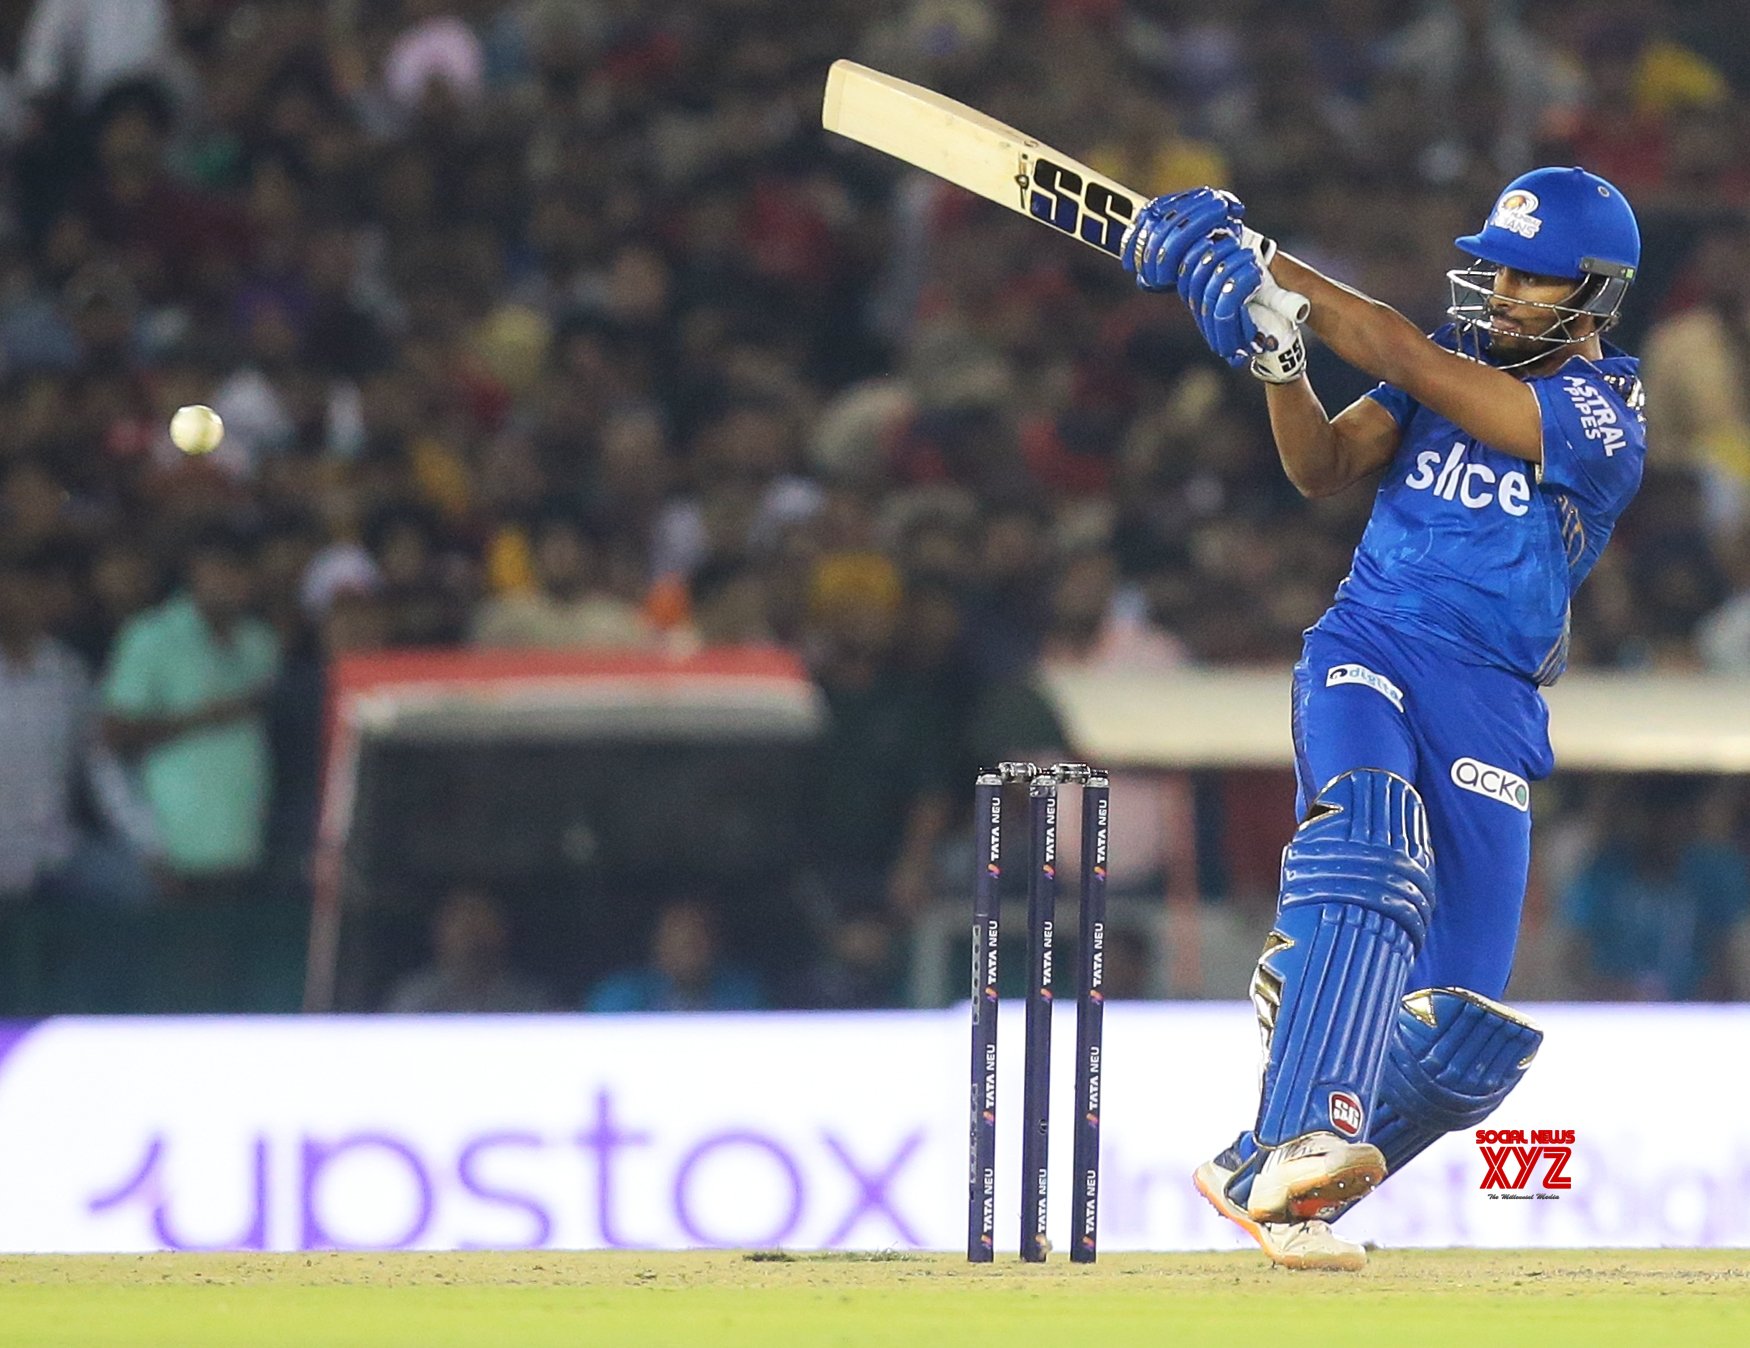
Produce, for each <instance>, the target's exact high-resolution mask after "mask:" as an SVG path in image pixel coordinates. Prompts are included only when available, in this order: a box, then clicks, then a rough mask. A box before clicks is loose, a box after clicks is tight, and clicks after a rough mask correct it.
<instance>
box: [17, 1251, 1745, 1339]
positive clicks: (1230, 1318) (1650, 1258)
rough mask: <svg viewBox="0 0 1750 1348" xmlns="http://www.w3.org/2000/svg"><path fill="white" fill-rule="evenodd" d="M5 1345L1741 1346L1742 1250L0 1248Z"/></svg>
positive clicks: (1743, 1336) (1742, 1305) (1742, 1309)
mask: <svg viewBox="0 0 1750 1348" xmlns="http://www.w3.org/2000/svg"><path fill="white" fill-rule="evenodd" d="M0 1341H3V1342H5V1343H6V1344H16V1345H19V1346H20V1348H88V1346H89V1345H97V1344H103V1345H123V1344H125V1345H129V1348H159V1346H160V1345H162V1346H163V1348H172V1346H174V1348H215V1346H216V1345H226V1346H227V1348H229V1346H230V1345H239V1346H241V1345H248V1346H249V1348H280V1346H281V1345H284V1346H285V1348H292V1345H296V1348H315V1346H317V1345H322V1346H324V1348H387V1346H388V1345H396V1346H397V1348H399V1346H400V1345H406V1346H407V1348H415V1346H417V1348H464V1346H466V1348H473V1346H474V1345H488V1344H490V1345H501V1344H502V1345H506V1346H507V1348H548V1345H555V1346H556V1345H561V1344H563V1345H567V1348H571V1346H573V1345H598V1344H599V1345H615V1348H621V1346H624V1348H637V1346H639V1345H657V1344H661V1345H677V1348H741V1346H742V1345H749V1346H750V1348H751V1346H752V1345H758V1346H759V1348H809V1346H811V1345H816V1344H821V1345H844V1346H845V1348H861V1346H862V1345H898V1346H900V1348H933V1346H934V1345H937V1344H941V1345H968V1346H969V1348H1009V1346H1010V1345H1014V1346H1015V1348H1023V1346H1031V1345H1042V1344H1053V1343H1066V1342H1075V1343H1083V1344H1087V1345H1089V1346H1090V1348H1118V1345H1125V1344H1166V1345H1174V1346H1175V1348H1177V1346H1178V1345H1198V1344H1210V1345H1221V1348H1242V1346H1243V1345H1298V1344H1309V1345H1322V1344H1340V1345H1345V1346H1347V1345H1353V1346H1354V1348H1362V1346H1363V1345H1367V1346H1369V1348H1371V1345H1375V1344H1380V1345H1403V1348H1441V1346H1442V1345H1462V1346H1463V1348H1485V1346H1486V1348H1494V1346H1495V1345H1518V1344H1525V1345H1536V1348H1566V1346H1567V1345H1576V1346H1578V1345H1587V1346H1588V1348H1591V1346H1592V1345H1598V1344H1618V1343H1621V1344H1634V1345H1637V1348H1645V1346H1646V1345H1658V1344H1673V1345H1676V1344H1682V1345H1693V1346H1696V1348H1705V1346H1706V1345H1715V1344H1718V1345H1727V1344H1731V1345H1734V1346H1735V1348H1741V1346H1742V1345H1745V1344H1750V1251H1708V1252H1700V1251H1692V1250H1651V1251H1648V1250H1601V1251H1556V1252H1550V1251H1537V1252H1529V1251H1480V1250H1447V1251H1413V1250H1402V1251H1384V1252H1381V1253H1378V1254H1376V1255H1375V1256H1374V1258H1373V1262H1372V1265H1371V1267H1370V1268H1369V1269H1368V1270H1367V1271H1366V1272H1365V1273H1361V1274H1354V1275H1345V1274H1305V1273H1285V1272H1282V1271H1280V1270H1274V1269H1271V1268H1268V1267H1267V1266H1265V1265H1264V1262H1263V1260H1262V1258H1261V1257H1258V1256H1254V1255H1249V1254H1215V1255H1132V1254H1111V1255H1106V1256H1104V1257H1102V1258H1101V1260H1100V1262H1099V1263H1098V1264H1097V1265H1095V1266H1093V1267H1092V1268H1078V1267H1073V1266H1071V1265H1070V1264H1069V1263H1068V1262H1067V1261H1065V1260H1063V1259H1061V1258H1058V1259H1054V1260H1053V1261H1052V1262H1051V1263H1049V1264H1045V1265H1042V1266H1041V1265H1023V1264H1021V1263H1019V1262H1017V1261H1016V1260H1015V1259H1013V1258H1012V1257H1006V1258H1003V1259H1001V1260H999V1261H998V1262H997V1263H995V1264H987V1265H983V1266H979V1267H972V1266H969V1265H967V1264H966V1263H965V1262H964V1260H962V1259H959V1258H957V1257H954V1256H951V1255H909V1254H908V1255H867V1256H856V1255H807V1254H795V1255H791V1254H781V1255H779V1254H753V1255H743V1254H735V1253H711V1254H704V1253H700V1254H658V1253H635V1252H618V1253H590V1254H563V1253H534V1254H398V1255H364V1254H310V1255H303V1254H299V1255H106V1256H94V1255H86V1256H67V1257H50V1256H26V1257H4V1258H0Z"/></svg>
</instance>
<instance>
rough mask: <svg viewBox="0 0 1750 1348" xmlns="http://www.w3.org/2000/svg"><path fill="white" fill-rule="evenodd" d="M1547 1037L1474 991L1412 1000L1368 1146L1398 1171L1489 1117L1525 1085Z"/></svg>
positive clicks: (1400, 1019)
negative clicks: (1453, 1134)
mask: <svg viewBox="0 0 1750 1348" xmlns="http://www.w3.org/2000/svg"><path fill="white" fill-rule="evenodd" d="M1542 1043H1543V1031H1542V1030H1540V1029H1538V1028H1537V1026H1535V1025H1533V1024H1532V1023H1531V1022H1530V1021H1529V1020H1527V1019H1525V1017H1524V1016H1522V1015H1520V1014H1519V1013H1518V1012H1517V1011H1514V1010H1513V1009H1512V1008H1511V1007H1507V1006H1503V1005H1501V1003H1499V1002H1495V1001H1491V1000H1490V999H1489V998H1487V997H1485V996H1483V995H1482V994H1481V993H1480V992H1471V991H1470V990H1469V989H1467V988H1423V989H1421V990H1420V991H1418V992H1412V993H1410V995H1409V996H1407V997H1405V998H1404V1000H1403V1003H1402V1005H1401V1006H1400V1008H1399V1010H1398V1016H1397V1023H1396V1024H1395V1025H1394V1026H1393V1029H1392V1040H1391V1047H1390V1048H1389V1049H1388V1050H1387V1051H1386V1056H1385V1065H1384V1069H1383V1070H1382V1071H1381V1073H1380V1079H1379V1097H1378V1101H1377V1103H1376V1105H1375V1107H1374V1115H1373V1128H1372V1131H1371V1132H1369V1133H1368V1136H1367V1140H1368V1141H1369V1142H1371V1143H1373V1144H1374V1145H1375V1146H1376V1147H1378V1148H1379V1149H1380V1150H1381V1151H1382V1152H1384V1153H1385V1159H1386V1164H1387V1166H1388V1167H1389V1170H1390V1171H1396V1170H1397V1169H1398V1167H1399V1166H1401V1165H1403V1164H1405V1163H1406V1162H1407V1161H1409V1160H1411V1159H1412V1158H1414V1157H1415V1156H1417V1155H1419V1154H1420V1153H1421V1152H1423V1151H1424V1150H1426V1149H1427V1148H1428V1147H1430V1146H1432V1145H1433V1144H1434V1143H1435V1142H1436V1141H1438V1140H1439V1139H1440V1138H1441V1137H1442V1136H1443V1135H1445V1134H1446V1133H1450V1132H1454V1131H1456V1130H1458V1129H1461V1128H1472V1127H1475V1126H1476V1125H1477V1124H1479V1123H1481V1122H1482V1121H1483V1120H1484V1119H1486V1118H1488V1117H1489V1115H1490V1114H1492V1113H1494V1112H1495V1110H1496V1109H1497V1108H1498V1107H1499V1106H1500V1104H1501V1102H1502V1101H1503V1100H1505V1099H1506V1098H1507V1096H1508V1095H1509V1094H1510V1093H1511V1092H1512V1090H1513V1088H1514V1087H1515V1086H1517V1085H1518V1084H1519V1083H1520V1081H1521V1080H1522V1079H1523V1078H1524V1076H1525V1073H1526V1070H1527V1069H1528V1068H1529V1067H1530V1066H1531V1060H1532V1059H1533V1058H1535V1057H1536V1056H1537V1050H1538V1047H1539V1046H1540V1045H1541V1044H1542Z"/></svg>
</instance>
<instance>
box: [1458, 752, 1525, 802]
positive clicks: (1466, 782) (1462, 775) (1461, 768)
mask: <svg viewBox="0 0 1750 1348" xmlns="http://www.w3.org/2000/svg"><path fill="white" fill-rule="evenodd" d="M1452 780H1453V783H1454V785H1456V786H1462V787H1463V788H1464V789H1465V790H1466V791H1474V792H1476V793H1477V795H1479V796H1487V797H1488V798H1489V799H1490V800H1498V801H1500V802H1501V803H1502V804H1503V805H1511V806H1512V807H1513V808H1514V809H1516V810H1518V811H1519V812H1520V813H1521V814H1526V813H1529V812H1530V810H1531V788H1530V787H1529V786H1528V785H1526V782H1525V778H1523V777H1515V776H1514V775H1513V774H1512V773H1510V772H1508V771H1507V769H1506V768H1497V767H1492V766H1491V765H1489V764H1488V763H1479V762H1478V761H1477V760H1476V759H1474V758H1460V759H1458V760H1457V761H1456V762H1454V763H1453V765H1452Z"/></svg>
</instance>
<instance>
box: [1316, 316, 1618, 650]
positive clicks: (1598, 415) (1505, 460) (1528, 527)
mask: <svg viewBox="0 0 1750 1348" xmlns="http://www.w3.org/2000/svg"><path fill="white" fill-rule="evenodd" d="M1434 340H1435V341H1437V342H1439V343H1440V344H1441V345H1442V346H1446V347H1448V348H1450V347H1451V346H1452V345H1453V337H1452V329H1451V328H1450V327H1448V328H1443V329H1441V330H1440V331H1439V332H1437V333H1435V334H1434ZM1639 366H1640V362H1639V361H1637V360H1636V359H1634V358H1633V357H1632V356H1628V355H1625V354H1623V353H1622V352H1621V351H1619V350H1617V349H1616V348H1615V347H1609V346H1607V347H1606V348H1605V354H1604V356H1603V358H1602V359H1600V360H1596V361H1593V360H1587V359H1585V358H1584V357H1581V356H1575V357H1572V358H1571V359H1569V360H1568V362H1567V363H1566V364H1564V365H1563V366H1562V367H1561V369H1559V370H1557V371H1556V372H1555V373H1553V374H1546V375H1541V376H1539V377H1538V378H1536V379H1532V380H1529V381H1527V382H1528V383H1529V386H1530V388H1531V390H1532V392H1533V393H1535V394H1536V395H1537V402H1538V407H1539V408H1540V409H1541V411H1542V413H1543V463H1542V465H1541V466H1534V465H1532V464H1530V463H1527V462H1526V461H1525V460H1523V459H1517V458H1514V457H1513V456H1511V455H1509V454H1504V453H1502V452H1501V451H1500V450H1498V449H1494V448H1492V447H1491V446H1489V445H1486V444H1484V443H1482V442H1481V441H1480V440H1478V439H1477V438H1476V437H1475V436H1472V435H1467V434H1465V432H1464V431H1462V430H1460V429H1459V428H1458V427H1457V426H1455V425H1454V424H1453V423H1452V422H1450V421H1448V420H1447V419H1446V418H1445V417H1443V416H1440V415H1439V414H1437V413H1435V412H1431V411H1430V410H1429V409H1427V408H1426V407H1423V406H1422V405H1421V404H1420V403H1418V402H1416V400H1415V399H1414V398H1412V397H1410V396H1409V394H1407V393H1405V392H1403V391H1402V390H1401V389H1396V388H1392V387H1391V386H1389V385H1385V384H1382V385H1380V386H1379V387H1378V388H1377V389H1375V390H1374V391H1373V393H1372V394H1371V395H1370V396H1372V397H1373V398H1374V399H1376V400H1377V401H1378V402H1379V404H1380V405H1381V406H1382V407H1384V408H1385V409H1386V411H1388V412H1390V413H1391V415H1392V419H1393V420H1395V421H1396V422H1397V424H1398V427H1399V429H1400V430H1401V431H1402V432H1403V435H1402V439H1401V440H1400V442H1399V444H1398V450H1397V453H1396V454H1395V455H1394V456H1393V458H1392V461H1391V464H1390V466H1389V467H1387V469H1386V472H1385V479H1384V481H1382V482H1381V483H1380V485H1379V493H1378V495H1377V497H1376V498H1375V499H1374V503H1373V514H1372V517H1371V518H1370V519H1369V520H1368V524H1367V530H1366V532H1365V533H1364V534H1363V535H1362V538H1361V543H1360V546H1359V547H1357V548H1356V550H1355V560H1354V563H1353V565H1352V566H1351V568H1350V571H1349V575H1348V578H1347V579H1345V580H1344V582H1343V584H1342V585H1341V587H1339V589H1338V591H1337V599H1336V603H1335V604H1334V605H1333V607H1332V613H1333V614H1336V613H1341V612H1342V611H1344V610H1347V611H1348V612H1349V613H1350V614H1351V615H1352V616H1357V617H1359V616H1363V615H1362V614H1358V613H1356V612H1355V610H1357V609H1359V610H1364V611H1366V613H1367V614H1369V615H1382V616H1384V617H1386V618H1388V619H1389V622H1390V626H1391V627H1392V628H1393V629H1408V630H1410V631H1414V632H1417V633H1420V634H1423V635H1426V636H1429V637H1432V638H1434V639H1436V640H1438V641H1442V642H1444V643H1446V644H1447V645H1448V646H1450V647H1455V648H1456V651H1455V654H1456V655H1457V656H1458V657H1459V658H1460V659H1461V660H1463V661H1465V662H1467V663H1473V664H1482V665H1490V666H1494V667H1497V668H1502V669H1507V670H1510V671H1512V672H1514V673H1517V674H1521V675H1523V676H1525V677H1526V678H1529V679H1532V680H1534V681H1535V682H1537V683H1540V684H1548V683H1553V682H1555V680H1556V677H1557V676H1558V675H1560V674H1561V672H1562V670H1563V669H1564V668H1565V667H1566V665H1567V653H1568V605H1569V601H1570V600H1571V599H1572V597H1573V594H1574V591H1575V590H1577V589H1578V588H1579V586H1580V582H1581V581H1583V580H1584V579H1585V578H1586V575H1587V573H1588V572H1589V571H1591V569H1592V566H1593V564H1594V563H1595V562H1596V561H1597V560H1598V554H1599V553H1600V552H1602V551H1603V550H1604V545H1605V543H1606V542H1607V541H1608V540H1609V538H1610V534H1611V531H1612V530H1613V529H1614V528H1615V527H1616V521H1617V518H1618V517H1619V516H1620V515H1621V514H1622V512H1623V509H1624V507H1626V506H1627V505H1628V503H1629V501H1630V500H1632V499H1633V497H1634V494H1635V491H1636V490H1637V489H1638V488H1639V486H1640V482H1641V466H1642V463H1643V461H1644V459H1645V457H1646V422H1645V418H1644V416H1643V414H1642V402H1643V399H1642V395H1641V383H1640V379H1639V377H1638V376H1637V373H1636V371H1637V370H1638V369H1639ZM1328 616H1329V615H1328ZM1321 625H1323V624H1321Z"/></svg>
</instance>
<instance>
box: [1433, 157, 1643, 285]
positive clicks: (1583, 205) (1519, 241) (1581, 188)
mask: <svg viewBox="0 0 1750 1348" xmlns="http://www.w3.org/2000/svg"><path fill="white" fill-rule="evenodd" d="M1454 242H1456V243H1457V244H1458V246H1459V247H1460V248H1462V249H1464V250H1465V252H1467V253H1469V254H1470V255H1471V256H1472V257H1480V258H1481V259H1482V260H1483V261H1485V262H1493V263H1494V264H1495V265H1496V266H1497V267H1513V268H1516V269H1517V270H1519V271H1523V272H1530V273H1532V274H1533V275H1535V276H1566V277H1571V278H1573V279H1574V280H1576V281H1578V280H1581V279H1582V278H1584V277H1587V276H1606V277H1611V278H1614V279H1616V280H1620V281H1632V280H1634V279H1635V269H1636V268H1637V267H1639V266H1640V265H1641V227H1640V226H1639V225H1637V224H1636V223H1635V213H1634V211H1633V210H1631V209H1630V207H1629V204H1628V199H1627V198H1626V197H1624V196H1623V194H1622V193H1621V192H1619V191H1618V190H1617V189H1616V188H1615V187H1614V186H1612V185H1611V184H1610V183H1608V182H1606V181H1605V180H1604V179H1603V178H1600V177H1599V176H1598V175H1597V174H1596V173H1588V172H1586V170H1585V169H1583V168H1540V169H1533V170H1532V171H1531V172H1530V173H1522V174H1520V175H1519V176H1518V177H1517V178H1515V179H1514V180H1513V181H1512V182H1510V183H1508V184H1507V188H1506V190H1505V191H1503V192H1502V193H1501V195H1500V197H1499V199H1498V200H1497V201H1496V202H1495V209H1494V210H1493V211H1491V212H1490V213H1489V219H1488V223H1487V224H1485V225H1484V226H1483V227H1482V229H1480V230H1479V231H1477V232H1476V233H1475V234H1465V235H1462V236H1461V237H1460V238H1458V239H1456V240H1454Z"/></svg>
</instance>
